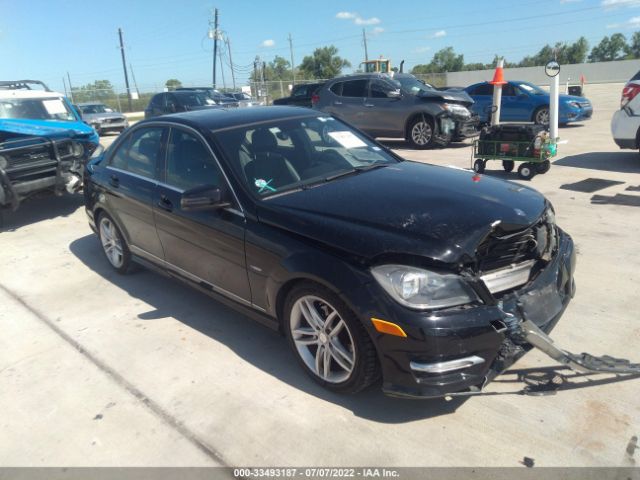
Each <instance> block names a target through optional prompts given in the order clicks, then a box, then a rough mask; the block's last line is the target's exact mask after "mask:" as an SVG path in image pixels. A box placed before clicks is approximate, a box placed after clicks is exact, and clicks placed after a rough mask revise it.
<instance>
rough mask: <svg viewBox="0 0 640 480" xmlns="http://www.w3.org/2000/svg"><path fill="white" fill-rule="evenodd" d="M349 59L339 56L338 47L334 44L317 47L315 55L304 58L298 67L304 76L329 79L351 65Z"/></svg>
mask: <svg viewBox="0 0 640 480" xmlns="http://www.w3.org/2000/svg"><path fill="white" fill-rule="evenodd" d="M350 66H351V63H349V61H348V60H345V59H344V58H342V57H340V56H338V49H337V48H336V47H334V46H333V45H329V46H328V47H322V48H316V49H315V50H314V51H313V55H308V56H306V57H304V58H303V59H302V63H301V64H300V66H299V67H298V69H299V70H300V72H301V74H302V76H303V77H304V78H308V79H311V78H319V79H329V78H333V77H335V76H336V75H340V73H342V69H343V68H345V67H350Z"/></svg>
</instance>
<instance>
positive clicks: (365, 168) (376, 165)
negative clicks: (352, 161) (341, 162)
mask: <svg viewBox="0 0 640 480" xmlns="http://www.w3.org/2000/svg"><path fill="white" fill-rule="evenodd" d="M387 165H389V164H388V163H372V164H371V165H360V166H358V167H353V169H352V170H345V171H344V172H340V173H336V174H334V175H330V176H328V177H325V178H324V179H323V180H321V181H323V182H330V181H332V180H335V179H336V178H340V177H346V176H347V175H353V174H354V173H360V172H368V171H369V170H375V169H376V168H382V167H386V166H387Z"/></svg>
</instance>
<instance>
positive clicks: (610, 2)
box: [601, 0, 640, 8]
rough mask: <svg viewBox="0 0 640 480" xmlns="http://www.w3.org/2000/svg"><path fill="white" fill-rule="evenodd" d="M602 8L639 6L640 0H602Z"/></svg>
mask: <svg viewBox="0 0 640 480" xmlns="http://www.w3.org/2000/svg"><path fill="white" fill-rule="evenodd" d="M601 5H602V6H603V7H604V8H618V7H640V0H602V3H601Z"/></svg>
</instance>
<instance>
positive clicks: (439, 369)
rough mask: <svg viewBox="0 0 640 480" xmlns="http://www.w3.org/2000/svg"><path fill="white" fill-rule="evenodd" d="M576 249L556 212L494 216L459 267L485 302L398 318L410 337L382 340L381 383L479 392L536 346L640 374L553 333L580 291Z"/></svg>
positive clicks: (579, 364) (427, 393)
mask: <svg viewBox="0 0 640 480" xmlns="http://www.w3.org/2000/svg"><path fill="white" fill-rule="evenodd" d="M575 262H576V256H575V250H574V244H573V241H572V239H571V237H570V236H569V235H568V234H566V233H565V232H564V231H562V230H561V229H560V228H558V227H557V226H556V225H555V222H554V219H553V211H552V210H551V208H548V209H547V211H546V212H545V213H544V214H543V215H542V217H541V218H540V219H539V220H538V221H537V222H535V223H534V224H533V225H531V226H530V227H528V228H526V229H520V230H517V231H510V230H509V229H505V230H501V229H500V222H495V223H494V224H493V225H492V226H491V229H490V231H489V232H488V233H487V234H486V236H485V237H484V238H483V239H482V240H481V241H480V243H479V245H478V247H477V248H476V258H475V259H474V262H472V263H468V264H467V265H466V266H465V267H464V268H463V269H462V271H461V272H460V273H461V275H462V276H463V277H464V279H465V280H466V282H467V283H468V284H469V285H471V286H472V288H473V289H474V291H475V292H476V294H477V296H478V299H479V302H478V303H477V304H474V305H465V306H461V307H457V308H451V309H443V310H439V311H432V312H430V313H428V314H427V315H421V314H419V313H417V312H416V313H413V312H412V313H409V314H408V313H407V312H406V311H405V312H404V314H403V315H402V317H399V316H398V315H393V314H389V315H388V318H393V319H398V320H400V318H401V320H400V322H399V324H400V325H401V326H402V327H403V328H404V329H405V331H406V333H407V338H405V339H402V340H399V339H397V338H391V337H389V338H384V339H381V341H382V342H385V346H384V350H385V351H388V352H392V353H391V354H388V355H387V356H388V360H391V361H385V362H383V365H384V366H383V369H385V372H384V378H385V383H384V386H383V389H384V391H385V393H387V394H388V395H391V396H398V397H410V398H428V397H439V396H456V395H477V394H481V393H482V389H483V388H484V387H485V386H486V385H487V384H488V383H489V382H491V381H492V380H493V379H494V378H495V377H496V376H498V375H499V374H501V373H503V372H505V371H506V370H507V369H508V368H509V367H510V366H511V365H512V364H513V363H515V362H516V361H517V360H518V359H519V358H520V357H522V356H523V355H524V354H525V353H526V352H528V351H530V350H531V349H533V348H537V349H539V350H541V351H542V352H544V353H545V354H547V355H549V356H550V357H551V358H553V359H554V360H556V361H557V362H559V363H560V364H561V365H562V366H564V367H568V368H571V369H573V370H576V371H579V372H588V373H612V374H617V375H624V374H629V375H637V374H640V365H634V364H631V363H630V362H629V361H627V360H623V359H616V358H613V357H609V356H603V357H595V356H593V355H590V354H586V353H582V354H579V355H577V354H572V353H570V352H568V351H566V350H563V349H561V348H559V347H558V346H556V345H555V343H554V342H553V341H552V340H551V339H550V338H549V337H548V335H547V334H548V333H549V332H550V331H551V330H552V329H553V328H554V327H555V325H556V323H557V322H558V321H559V319H560V317H561V316H562V314H563V313H564V311H565V309H566V308H567V306H568V304H569V302H570V301H571V299H572V298H573V296H574V293H575V282H574V279H573V274H574V270H575Z"/></svg>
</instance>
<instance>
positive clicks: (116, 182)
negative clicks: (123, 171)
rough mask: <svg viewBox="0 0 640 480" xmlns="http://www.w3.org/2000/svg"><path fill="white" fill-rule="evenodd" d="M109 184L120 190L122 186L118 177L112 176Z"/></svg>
mask: <svg viewBox="0 0 640 480" xmlns="http://www.w3.org/2000/svg"><path fill="white" fill-rule="evenodd" d="M109 184H110V185H111V186H112V187H116V188H118V187H119V186H120V179H119V178H118V176H117V175H115V174H112V175H111V177H110V178H109Z"/></svg>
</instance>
